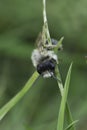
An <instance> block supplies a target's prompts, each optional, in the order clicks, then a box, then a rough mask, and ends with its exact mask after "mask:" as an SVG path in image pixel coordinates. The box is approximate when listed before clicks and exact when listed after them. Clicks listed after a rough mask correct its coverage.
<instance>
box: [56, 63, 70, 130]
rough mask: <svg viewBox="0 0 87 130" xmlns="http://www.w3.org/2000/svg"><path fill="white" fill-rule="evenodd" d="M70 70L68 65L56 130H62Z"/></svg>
mask: <svg viewBox="0 0 87 130" xmlns="http://www.w3.org/2000/svg"><path fill="white" fill-rule="evenodd" d="M71 69H72V64H71V65H70V68H69V70H68V74H67V77H66V81H65V85H64V90H63V95H62V100H61V104H60V110H59V116H58V124H57V130H63V124H64V112H65V107H66V102H67V95H68V90H69V83H70V75H71Z"/></svg>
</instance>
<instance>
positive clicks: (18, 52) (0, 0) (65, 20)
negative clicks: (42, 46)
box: [0, 0, 87, 130]
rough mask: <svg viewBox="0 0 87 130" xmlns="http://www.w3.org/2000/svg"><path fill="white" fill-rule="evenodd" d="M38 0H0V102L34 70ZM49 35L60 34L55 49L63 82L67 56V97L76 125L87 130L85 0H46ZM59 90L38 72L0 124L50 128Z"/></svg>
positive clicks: (1, 128)
mask: <svg viewBox="0 0 87 130" xmlns="http://www.w3.org/2000/svg"><path fill="white" fill-rule="evenodd" d="M42 9H43V8H42V0H37V1H35V0H0V107H2V106H3V105H4V104H5V103H6V102H8V101H9V100H10V99H11V98H12V97H13V96H15V94H16V93H17V92H19V91H20V90H21V88H22V87H23V86H24V84H25V83H26V82H27V80H28V79H29V77H30V76H31V75H32V74H33V72H34V70H35V69H34V67H33V65H32V62H31V52H32V50H33V49H34V48H35V40H36V38H37V36H38V33H39V32H40V31H41V30H42V25H43V15H42ZM47 17H48V24H49V30H50V34H51V37H53V38H56V39H60V38H61V37H62V36H64V37H65V38H64V41H63V48H64V50H63V51H62V52H59V59H60V64H59V68H60V72H61V76H62V80H63V83H64V81H65V77H66V74H67V71H68V68H69V65H70V63H71V61H73V69H72V76H71V84H70V89H69V95H68V101H69V104H70V107H71V111H72V114H73V117H74V119H79V122H78V124H77V130H87V63H86V59H85V56H86V55H87V0H65V1H63V0H47ZM60 99H61V98H60V93H59V90H58V86H57V83H56V81H55V80H54V79H43V78H42V77H40V78H39V79H38V80H37V82H36V83H35V84H34V86H33V87H32V88H31V90H30V91H29V92H28V93H27V94H26V95H25V96H24V97H23V98H22V100H21V101H20V102H19V103H17V104H16V106H15V107H14V108H13V109H12V110H11V111H10V112H9V113H8V114H7V115H6V116H5V118H4V119H3V120H2V121H0V130H56V124H57V116H58V109H59V104H60Z"/></svg>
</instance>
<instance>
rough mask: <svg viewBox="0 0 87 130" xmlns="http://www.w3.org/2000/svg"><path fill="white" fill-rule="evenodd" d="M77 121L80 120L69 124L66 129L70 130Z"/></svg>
mask: <svg viewBox="0 0 87 130" xmlns="http://www.w3.org/2000/svg"><path fill="white" fill-rule="evenodd" d="M77 122H78V120H76V121H73V122H72V123H71V124H70V125H68V127H67V128H65V130H70V129H71V128H72V127H73V125H75V124H76V123H77Z"/></svg>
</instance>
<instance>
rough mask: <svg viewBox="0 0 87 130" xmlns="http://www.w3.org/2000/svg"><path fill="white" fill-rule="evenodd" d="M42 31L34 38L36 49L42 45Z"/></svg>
mask: <svg viewBox="0 0 87 130" xmlns="http://www.w3.org/2000/svg"><path fill="white" fill-rule="evenodd" d="M42 41H43V40H42V33H41V32H40V33H39V35H38V37H37V39H36V45H37V47H38V49H39V48H40V47H41V46H42Z"/></svg>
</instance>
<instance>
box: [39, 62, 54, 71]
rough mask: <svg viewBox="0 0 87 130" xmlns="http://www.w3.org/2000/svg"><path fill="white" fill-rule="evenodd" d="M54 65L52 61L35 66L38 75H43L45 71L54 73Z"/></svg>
mask: <svg viewBox="0 0 87 130" xmlns="http://www.w3.org/2000/svg"><path fill="white" fill-rule="evenodd" d="M54 69H55V64H54V62H53V61H52V60H47V61H44V62H42V63H40V64H38V65H37V71H38V73H39V74H43V72H45V71H49V72H54Z"/></svg>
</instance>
